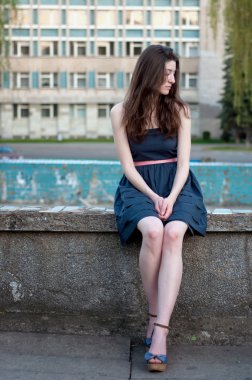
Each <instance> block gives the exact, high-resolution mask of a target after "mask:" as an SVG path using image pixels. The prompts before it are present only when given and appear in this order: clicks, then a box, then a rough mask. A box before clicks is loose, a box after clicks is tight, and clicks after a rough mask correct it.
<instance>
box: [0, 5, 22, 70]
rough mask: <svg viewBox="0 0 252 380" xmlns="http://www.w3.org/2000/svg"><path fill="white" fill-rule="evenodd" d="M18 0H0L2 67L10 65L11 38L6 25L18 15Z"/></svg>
mask: <svg viewBox="0 0 252 380" xmlns="http://www.w3.org/2000/svg"><path fill="white" fill-rule="evenodd" d="M17 4H18V0H0V53H1V55H0V69H3V68H5V67H6V66H7V65H8V55H9V40H8V33H7V32H8V29H7V28H6V26H7V25H8V24H9V23H10V22H12V21H13V20H14V19H15V17H16V6H17Z"/></svg>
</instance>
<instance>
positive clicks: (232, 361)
mask: <svg viewBox="0 0 252 380" xmlns="http://www.w3.org/2000/svg"><path fill="white" fill-rule="evenodd" d="M144 351H145V350H144V347H143V346H141V345H131V346H130V340H129V339H128V338H124V337H120V336H114V337H108V336H102V337H101V336H88V335H86V336H80V335H66V334H64V335H62V334H36V333H35V334H34V333H10V332H7V333H0V380H16V379H19V380H72V379H74V380H102V379H104V380H105V379H109V380H119V379H121V380H124V379H125V380H126V379H131V380H140V379H141V380H143V379H145V380H146V379H154V378H155V379H159V380H167V379H169V380H212V379H214V380H227V379H228V380H252V351H251V346H248V345H246V346H245V345H243V346H200V347H199V346H195V345H193V344H187V345H181V344H180V345H178V344H176V345H171V344H170V342H169V339H168V347H167V351H168V357H169V366H168V370H167V371H166V372H164V373H159V374H158V373H149V372H148V371H147V370H146V364H145V361H144V358H143V357H144Z"/></svg>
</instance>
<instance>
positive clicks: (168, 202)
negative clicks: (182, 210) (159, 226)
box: [154, 196, 175, 220]
mask: <svg viewBox="0 0 252 380" xmlns="http://www.w3.org/2000/svg"><path fill="white" fill-rule="evenodd" d="M174 202H175V201H174V200H173V198H172V197H171V196H168V197H167V198H163V197H160V196H157V197H156V198H155V200H154V204H155V209H156V211H157V212H158V215H159V217H160V219H161V220H167V219H168V218H169V216H170V215H171V214H172V210H173V205H174Z"/></svg>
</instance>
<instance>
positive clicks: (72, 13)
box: [67, 9, 88, 28]
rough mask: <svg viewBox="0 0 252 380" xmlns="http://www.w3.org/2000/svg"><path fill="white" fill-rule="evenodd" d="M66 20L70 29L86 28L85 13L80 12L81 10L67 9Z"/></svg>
mask: <svg viewBox="0 0 252 380" xmlns="http://www.w3.org/2000/svg"><path fill="white" fill-rule="evenodd" d="M67 17H68V18H67V19H68V25H69V26H70V27H74V28H76V27H77V28H78V27H81V26H82V27H83V26H86V25H87V20H88V18H87V11H82V10H81V9H76V10H72V9H69V10H68V14H67Z"/></svg>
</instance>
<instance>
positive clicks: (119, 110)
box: [110, 102, 123, 118]
mask: <svg viewBox="0 0 252 380" xmlns="http://www.w3.org/2000/svg"><path fill="white" fill-rule="evenodd" d="M122 114H123V102H120V103H117V104H115V105H114V106H113V107H112V108H111V110H110V115H111V117H112V118H121V117H122Z"/></svg>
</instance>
